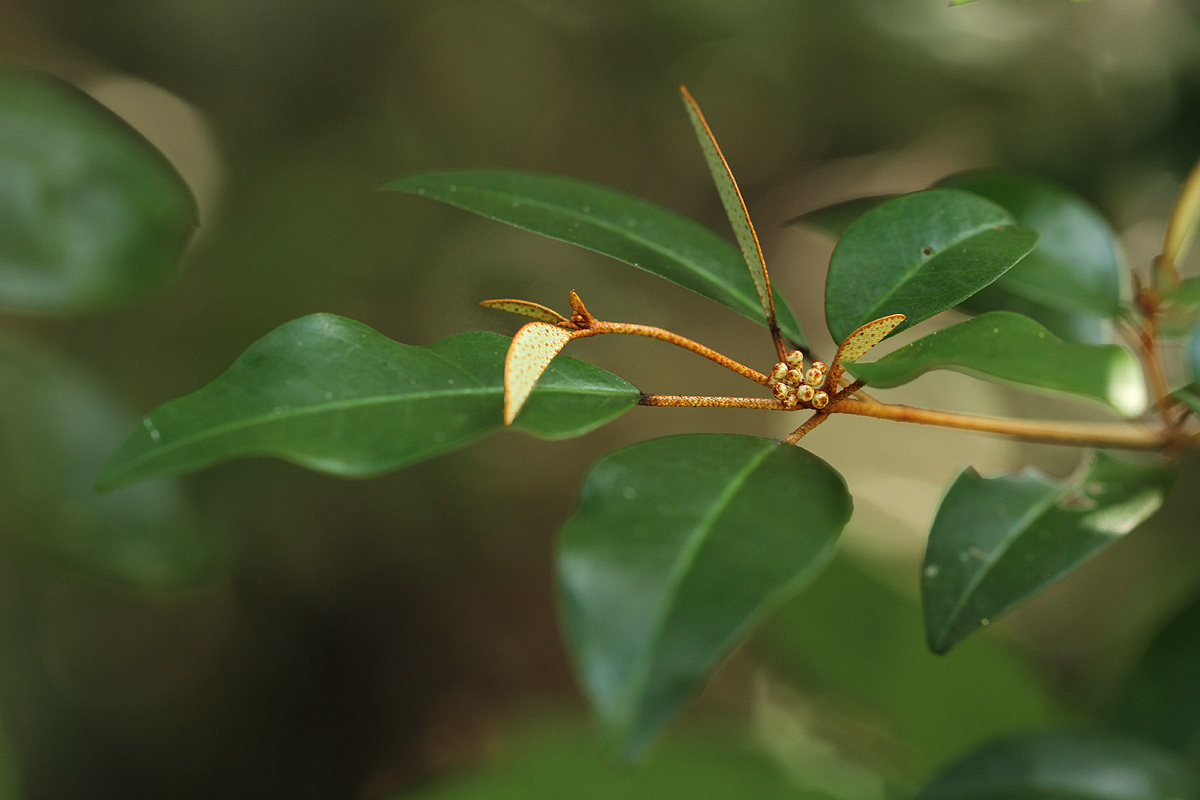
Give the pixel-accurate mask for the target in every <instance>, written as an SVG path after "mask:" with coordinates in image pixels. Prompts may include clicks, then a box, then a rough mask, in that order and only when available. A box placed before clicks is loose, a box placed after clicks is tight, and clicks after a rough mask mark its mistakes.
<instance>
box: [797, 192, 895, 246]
mask: <svg viewBox="0 0 1200 800" xmlns="http://www.w3.org/2000/svg"><path fill="white" fill-rule="evenodd" d="M900 196H901V195H898V194H877V195H871V196H869V197H855V198H853V199H851V200H843V201H842V202H840V203H834V204H832V205H828V206H822V207H821V208H814V209H813V210H812V211H806V212H804V213H803V214H801V215H800V216H798V217H792V218H791V219H789V220H788V221H787V222H785V223H783V224H784V225H801V226H803V227H806V228H812V229H813V230H816V231H820V232H821V233H823V234H825V235H826V236H829V237H830V238H832V239H839V238H841V236H842V234H843V233H845V232H846V229H847V228H849V227H850V226H851V225H853V224H854V223H855V222H856V221H857V220H858V218H859V217H861V216H862V215H863V214H865V213H867V212H868V211H870V210H871V209H873V208H876V207H878V206H881V205H883V204H884V203H886V202H887V201H889V200H894V199H896V198H897V197H900Z"/></svg>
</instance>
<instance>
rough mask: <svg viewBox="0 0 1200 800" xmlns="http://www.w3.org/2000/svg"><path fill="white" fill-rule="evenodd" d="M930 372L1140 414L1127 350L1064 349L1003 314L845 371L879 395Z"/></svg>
mask: <svg viewBox="0 0 1200 800" xmlns="http://www.w3.org/2000/svg"><path fill="white" fill-rule="evenodd" d="M934 369H950V370H955V371H958V372H967V373H970V374H974V375H980V376H983V377H987V378H998V379H1000V380H1002V381H1007V382H1009V383H1016V384H1020V385H1022V386H1032V387H1036V388H1039V389H1049V390H1051V391H1055V392H1067V393H1069V394H1074V395H1079V396H1081V397H1089V398H1092V399H1093V400H1098V401H1100V402H1101V403H1105V404H1107V405H1109V406H1112V407H1113V408H1115V409H1116V410H1117V411H1119V412H1120V413H1122V414H1124V415H1126V416H1131V417H1132V416H1137V415H1138V414H1141V413H1142V412H1143V411H1145V410H1146V389H1145V384H1144V383H1143V381H1142V373H1141V369H1140V368H1139V367H1138V364H1137V361H1136V360H1135V359H1134V357H1133V355H1132V354H1131V353H1130V352H1129V351H1128V350H1126V349H1125V348H1123V347H1118V346H1116V345H1105V346H1099V347H1097V346H1092V345H1085V344H1067V343H1064V342H1062V341H1060V340H1059V339H1058V338H1057V337H1055V336H1054V335H1053V334H1052V333H1050V332H1049V331H1048V330H1046V329H1045V328H1043V327H1042V326H1041V325H1039V324H1037V323H1036V322H1034V321H1033V320H1031V319H1029V318H1028V317H1023V316H1021V315H1020V314H1012V313H1010V312H1008V311H992V312H990V313H987V314H981V315H979V316H978V317H975V318H974V319H970V320H967V321H966V322H960V323H959V324H957V325H952V326H950V327H949V328H943V329H942V330H940V331H935V332H934V333H931V334H929V335H928V336H925V337H923V338H921V339H918V340H917V341H915V342H913V343H912V344H910V345H906V346H905V347H901V348H900V349H899V350H895V351H893V352H892V353H889V354H888V355H886V356H884V357H883V358H881V359H879V360H878V361H874V362H871V363H868V364H864V363H858V364H855V365H854V366H853V367H851V371H852V372H854V374H855V375H856V376H858V377H859V378H862V379H863V380H865V381H867V382H868V383H870V384H871V385H873V386H877V387H881V388H887V387H890V386H899V385H900V384H903V383H908V382H909V381H911V380H913V379H914V378H916V377H918V376H920V375H923V374H924V373H926V372H928V371H930V370H934Z"/></svg>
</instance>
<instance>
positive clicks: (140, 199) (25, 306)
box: [0, 68, 196, 314]
mask: <svg viewBox="0 0 1200 800" xmlns="http://www.w3.org/2000/svg"><path fill="white" fill-rule="evenodd" d="M195 227H196V205H195V201H194V200H193V199H192V195H191V192H190V191H189V190H188V188H187V186H186V185H185V184H184V182H183V179H182V178H180V177H179V174H178V173H177V172H176V171H175V170H174V168H173V167H172V166H171V165H170V164H169V163H168V162H167V160H166V159H165V158H164V157H163V156H162V154H160V153H159V152H158V151H157V150H155V149H154V147H153V146H152V145H151V144H150V143H149V142H147V141H146V140H145V139H144V138H142V136H141V135H140V134H138V133H137V132H135V131H134V130H133V129H132V128H130V127H129V126H128V125H126V124H125V123H124V122H123V121H122V120H121V119H120V118H118V117H117V116H116V115H115V114H113V113H112V112H111V111H109V110H108V109H106V108H105V107H104V106H102V105H100V104H99V103H97V102H96V101H95V100H93V99H92V98H91V97H89V96H87V95H86V94H84V93H83V92H81V91H79V90H78V89H76V88H74V87H73V86H70V85H69V84H66V83H63V82H61V81H58V80H56V79H53V78H50V77H48V76H45V75H38V74H36V73H33V72H28V71H24V70H15V69H10V68H4V69H0V306H3V307H5V308H10V309H13V310H18V311H28V312H39V313H56V314H57V313H69V312H79V311H88V310H93V309H98V308H106V307H110V306H113V305H117V304H120V303H123V302H126V301H128V300H130V299H132V298H134V297H136V296H138V295H140V294H143V293H144V292H145V291H146V290H148V289H150V288H153V287H155V286H158V285H159V284H161V283H162V282H163V281H164V280H165V279H166V278H168V277H169V276H170V275H171V274H173V273H174V271H175V269H176V267H177V266H178V264H179V259H180V257H181V256H182V254H183V251H184V248H185V247H186V246H187V243H188V241H189V239H190V238H191V235H192V232H193V230H195Z"/></svg>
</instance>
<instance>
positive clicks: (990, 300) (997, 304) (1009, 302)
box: [956, 276, 1112, 344]
mask: <svg viewBox="0 0 1200 800" xmlns="http://www.w3.org/2000/svg"><path fill="white" fill-rule="evenodd" d="M1001 279H1003V276H1001ZM1000 283H1001V281H996V282H995V283H993V284H992V285H991V286H985V287H984V288H982V289H980V290H979V291H978V292H976V293H975V294H973V295H971V296H970V297H968V298H967V299H966V300H964V301H962V302H961V303H959V304H958V306H956V308H957V309H958V310H959V311H962V312H963V313H966V314H986V313H987V312H989V311H1011V312H1013V313H1014V314H1022V315H1024V316H1026V317H1029V318H1030V319H1032V320H1036V321H1037V322H1039V323H1041V324H1042V325H1044V326H1045V327H1046V330H1048V331H1050V332H1051V333H1053V334H1054V335H1055V336H1057V337H1058V338H1060V339H1062V340H1063V341H1064V342H1075V343H1076V344H1106V343H1108V342H1109V341H1111V337H1110V336H1109V333H1110V332H1111V330H1112V323H1111V322H1109V320H1108V319H1106V318H1104V317H1099V316H1096V315H1094V314H1071V313H1068V312H1066V311H1059V310H1058V309H1056V308H1050V307H1049V306H1044V305H1041V304H1040V303H1035V302H1033V301H1032V300H1027V299H1026V298H1024V297H1021V296H1019V295H1016V294H1013V293H1012V292H1010V291H1009V290H1008V289H1005V288H1004V287H1003V286H1001V285H1000Z"/></svg>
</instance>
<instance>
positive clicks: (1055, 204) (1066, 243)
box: [936, 170, 1123, 317]
mask: <svg viewBox="0 0 1200 800" xmlns="http://www.w3.org/2000/svg"><path fill="white" fill-rule="evenodd" d="M936 185H937V186H938V187H941V188H947V189H961V190H963V191H966V192H971V193H973V194H977V195H979V196H980V197H985V198H987V199H988V200H991V201H992V202H993V203H996V204H997V205H999V206H1001V207H1002V208H1004V209H1005V210H1006V211H1008V212H1009V213H1010V214H1012V216H1013V219H1015V220H1016V222H1017V224H1018V225H1023V226H1025V227H1026V228H1030V229H1031V230H1034V231H1037V233H1038V242H1037V247H1035V248H1034V249H1033V252H1032V253H1030V254H1029V255H1028V256H1026V257H1025V258H1023V259H1021V261H1020V263H1018V264H1017V265H1016V266H1014V267H1013V268H1012V269H1011V270H1009V271H1008V272H1006V273H1005V274H1004V275H1003V276H1002V277H1001V278H1000V279H999V280H998V281H997V282H996V284H997V285H998V286H1000V287H1003V288H1004V289H1007V290H1008V291H1010V292H1012V293H1014V294H1016V295H1019V296H1021V297H1024V298H1026V299H1028V300H1032V301H1033V302H1035V303H1039V304H1041V305H1045V306H1048V307H1050V308H1055V309H1058V310H1060V311H1064V312H1068V313H1076V314H1094V315H1099V316H1105V317H1111V316H1115V315H1116V314H1117V312H1118V311H1119V309H1120V307H1121V274H1122V272H1121V270H1122V261H1123V259H1122V256H1121V248H1120V245H1119V244H1118V243H1117V237H1116V234H1115V233H1114V232H1113V230H1112V228H1111V227H1110V226H1109V224H1108V222H1106V221H1105V219H1104V217H1102V216H1101V215H1100V213H1099V212H1098V211H1096V209H1095V208H1093V207H1092V206H1091V205H1090V204H1088V203H1087V202H1086V201H1085V200H1084V199H1083V198H1081V197H1079V196H1078V195H1076V194H1075V193H1074V192H1071V191H1068V190H1067V189H1065V188H1063V187H1061V186H1059V185H1057V184H1055V183H1051V182H1050V181H1047V180H1044V179H1041V178H1036V177H1033V176H1032V175H1022V174H1021V173H1018V172H1009V171H1005V170H976V171H972V172H963V173H960V174H958V175H951V176H950V177H948V178H944V179H943V180H941V181H938V183H937V184H936Z"/></svg>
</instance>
